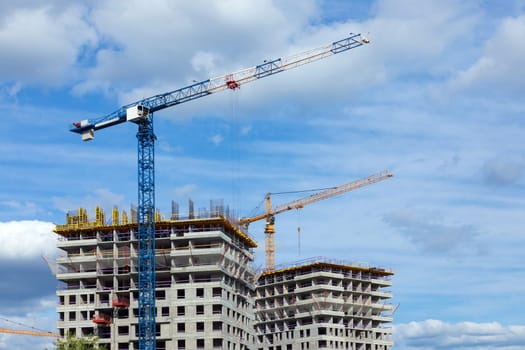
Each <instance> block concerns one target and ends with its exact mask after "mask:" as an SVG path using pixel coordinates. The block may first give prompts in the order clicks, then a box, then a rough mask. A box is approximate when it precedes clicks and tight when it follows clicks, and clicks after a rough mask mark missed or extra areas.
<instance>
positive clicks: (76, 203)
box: [52, 188, 124, 220]
mask: <svg viewBox="0 0 525 350" xmlns="http://www.w3.org/2000/svg"><path fill="white" fill-rule="evenodd" d="M52 201H53V205H54V207H55V208H57V209H60V210H61V211H63V212H69V211H70V210H77V209H78V208H85V209H87V210H88V212H92V213H94V212H95V208H96V207H97V206H99V207H101V208H102V209H103V210H104V211H105V212H106V220H107V219H108V218H109V216H108V215H110V213H111V209H112V208H113V207H115V206H116V207H121V206H122V205H123V202H124V196H123V195H121V194H117V193H114V192H112V191H110V190H108V189H107V188H98V189H95V190H94V191H93V194H92V195H87V196H85V197H79V198H77V197H73V196H66V197H53V198H52Z"/></svg>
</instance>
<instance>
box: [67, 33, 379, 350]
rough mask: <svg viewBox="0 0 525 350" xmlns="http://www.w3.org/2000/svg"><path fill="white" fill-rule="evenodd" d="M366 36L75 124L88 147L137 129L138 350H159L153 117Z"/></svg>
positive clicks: (335, 51) (355, 36) (353, 44)
mask: <svg viewBox="0 0 525 350" xmlns="http://www.w3.org/2000/svg"><path fill="white" fill-rule="evenodd" d="M369 42H370V41H369V40H368V39H367V38H365V37H361V34H351V35H350V36H348V37H346V38H344V39H341V40H338V41H335V42H332V43H331V44H328V45H324V46H321V47H318V48H315V49H312V50H308V51H304V52H301V53H299V54H296V55H293V56H290V57H285V58H277V59H274V60H269V61H264V62H263V63H261V64H259V65H256V66H253V67H251V68H247V69H243V70H240V71H238V72H235V73H230V74H226V75H222V76H219V77H216V78H211V79H207V80H203V81H201V82H197V83H194V84H191V85H188V86H186V87H183V88H180V89H176V90H173V91H169V92H166V93H163V94H158V95H155V96H151V97H148V98H145V99H142V100H139V101H136V102H133V103H130V104H128V105H125V106H122V107H120V108H119V109H117V110H116V111H114V112H112V113H110V114H107V115H105V116H103V117H101V118H99V119H94V120H91V119H85V120H82V121H79V122H75V123H73V127H72V128H71V129H70V131H72V132H74V133H78V134H80V135H81V137H82V140H83V141H90V140H93V138H94V132H95V131H96V130H100V129H104V128H108V127H111V126H115V125H118V124H122V123H125V122H128V121H129V122H133V123H136V124H137V125H138V133H137V140H138V241H139V251H138V279H139V280H138V292H139V305H138V311H139V312H138V314H139V332H138V333H139V334H138V338H139V349H140V350H154V349H156V337H155V318H156V315H155V309H156V308H155V264H156V260H155V156H154V153H155V152H154V151H155V148H154V144H155V134H154V132H153V113H154V112H157V111H160V110H163V109H165V108H169V107H172V106H175V105H178V104H181V103H184V102H189V101H192V100H195V99H198V98H201V97H204V96H208V95H210V94H212V93H216V92H219V91H224V90H228V89H231V90H235V89H238V88H240V86H241V85H242V84H246V83H249V82H252V81H255V80H258V79H261V78H264V77H268V76H271V75H274V74H277V73H280V72H283V71H286V70H289V69H292V68H296V67H299V66H302V65H304V64H307V63H311V62H314V61H318V60H320V59H323V58H325V57H328V56H331V55H335V54H338V53H341V52H345V51H348V50H350V49H353V48H356V47H359V46H362V45H364V44H368V43H369Z"/></svg>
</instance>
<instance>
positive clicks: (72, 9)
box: [0, 4, 97, 92]
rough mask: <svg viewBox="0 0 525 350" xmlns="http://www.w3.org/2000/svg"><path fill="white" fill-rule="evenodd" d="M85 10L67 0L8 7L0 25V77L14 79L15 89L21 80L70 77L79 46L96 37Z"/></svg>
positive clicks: (52, 81) (57, 81)
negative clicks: (7, 11)
mask: <svg viewBox="0 0 525 350" xmlns="http://www.w3.org/2000/svg"><path fill="white" fill-rule="evenodd" d="M85 11H86V9H85V8H83V7H82V6H79V5H70V4H67V5H65V4H64V6H62V7H60V8H58V7H54V6H53V5H50V4H48V5H42V4H40V5H37V6H34V7H32V6H27V7H18V8H16V9H12V10H11V11H10V12H9V16H5V17H4V18H3V19H2V22H1V24H2V25H1V26H0V46H1V47H2V64H1V65H0V75H1V76H2V79H3V80H4V81H14V82H16V83H15V85H13V87H14V88H15V87H16V90H19V89H20V85H21V84H22V85H33V84H42V85H45V86H57V85H61V84H63V83H64V82H67V81H71V79H72V78H73V79H74V78H75V77H74V76H75V73H74V70H73V68H74V67H75V66H76V64H77V59H78V58H79V55H80V53H81V50H85V49H87V48H88V47H92V46H93V45H95V43H96V41H97V37H96V33H95V31H94V30H93V28H91V27H90V26H89V25H88V24H87V23H86V22H85V21H84V15H85ZM16 90H13V91H12V92H16Z"/></svg>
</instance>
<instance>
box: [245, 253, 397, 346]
mask: <svg viewBox="0 0 525 350" xmlns="http://www.w3.org/2000/svg"><path fill="white" fill-rule="evenodd" d="M392 275H393V273H392V272H390V271H386V270H384V269H379V268H374V267H368V266H358V265H352V264H347V263H344V262H339V261H334V260H329V259H326V258H313V259H309V260H307V261H302V262H300V263H298V264H294V265H289V266H281V267H277V269H276V270H274V271H268V272H265V273H263V274H262V275H261V276H260V277H259V279H258V283H257V295H256V324H255V327H256V332H257V346H256V348H257V349H259V350H276V349H278V350H305V349H311V350H314V349H351V350H387V349H390V348H391V347H392V345H393V342H392V339H391V328H390V327H388V326H386V325H385V324H386V323H388V322H392V316H391V314H392V305H391V304H388V303H387V302H386V301H387V300H388V299H390V298H391V297H392V294H391V292H390V291H388V290H386V289H384V288H386V287H390V286H391V285H392V284H391V281H390V277H391V276H392Z"/></svg>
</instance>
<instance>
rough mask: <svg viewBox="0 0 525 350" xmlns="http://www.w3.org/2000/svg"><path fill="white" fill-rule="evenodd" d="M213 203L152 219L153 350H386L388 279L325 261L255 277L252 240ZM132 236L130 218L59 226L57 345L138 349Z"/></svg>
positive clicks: (74, 216) (78, 216)
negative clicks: (92, 339) (88, 339)
mask: <svg viewBox="0 0 525 350" xmlns="http://www.w3.org/2000/svg"><path fill="white" fill-rule="evenodd" d="M217 202H218V201H211V207H210V208H209V210H206V211H203V210H200V211H199V212H198V213H194V212H192V211H190V212H189V213H187V215H186V216H181V215H179V213H178V212H176V211H174V212H172V213H171V215H170V216H169V219H166V218H164V217H162V216H161V215H160V214H159V213H157V214H156V228H155V241H156V248H155V253H154V254H155V285H156V287H155V303H156V324H155V336H156V344H155V346H156V349H159V350H162V349H230V350H234V349H236V350H239V349H265V350H266V349H267V350H270V349H273V350H277V349H280V350H285V349H293V350H299V349H301V350H303V349H325V348H326V349H352V350H359V349H362V350H372V349H374V350H385V349H390V347H391V346H392V345H393V344H392V339H391V328H389V327H388V323H389V322H391V321H392V312H393V307H392V305H391V304H390V303H389V302H388V301H389V299H390V298H391V297H392V294H391V292H390V291H389V290H388V287H390V286H391V285H392V283H391V280H390V278H391V276H392V275H393V273H392V272H391V271H389V270H386V269H383V268H377V267H371V266H368V265H364V264H359V265H355V264H351V263H348V262H345V261H343V260H335V259H329V258H322V257H317V258H311V259H307V260H304V261H301V262H297V263H292V264H289V265H283V266H275V267H273V268H266V269H265V270H263V271H257V270H255V269H254V267H253V261H254V248H256V247H257V244H256V242H255V240H254V239H253V238H252V237H251V236H250V235H249V234H248V232H247V231H246V230H245V229H244V228H243V225H239V223H238V220H236V219H235V218H232V217H230V216H229V213H228V210H227V208H224V207H223V206H222V204H221V205H216V204H217ZM191 204H192V203H191ZM173 207H174V208H177V207H178V206H177V205H173ZM137 228H138V224H137V221H136V212H135V211H133V210H132V214H131V215H130V216H129V217H128V215H127V214H126V213H125V212H119V211H118V209H114V210H113V212H112V217H111V220H106V218H105V214H104V212H103V211H102V210H101V209H100V208H97V209H96V218H95V220H93V221H89V220H88V216H87V213H86V211H85V210H84V209H79V210H78V212H76V213H70V214H68V215H67V220H66V224H64V225H58V226H57V227H56V233H57V234H58V235H59V236H60V240H59V242H58V247H59V248H60V249H61V250H62V251H63V254H62V255H60V256H59V257H58V260H57V263H58V266H59V270H58V272H57V280H58V281H59V282H61V283H60V286H61V287H60V289H59V290H58V291H57V296H58V301H59V302H58V306H57V312H58V316H59V321H58V332H59V335H60V336H61V337H64V336H65V335H66V334H68V333H70V334H74V335H76V336H77V337H85V336H90V335H96V336H97V337H98V338H99V342H100V344H102V345H105V346H106V348H107V349H115V350H117V349H118V350H131V349H139V344H138V342H139V338H138V334H139V333H138V329H139V317H138V316H139V311H138V302H139V288H138V287H139V274H138V272H139V271H138V269H139V267H138V255H139V252H138V250H139V244H138V237H137ZM270 236H272V235H271V234H270ZM270 240H271V238H270ZM267 253H268V251H267ZM270 256H271V257H272V258H273V255H272V254H271V252H270Z"/></svg>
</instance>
